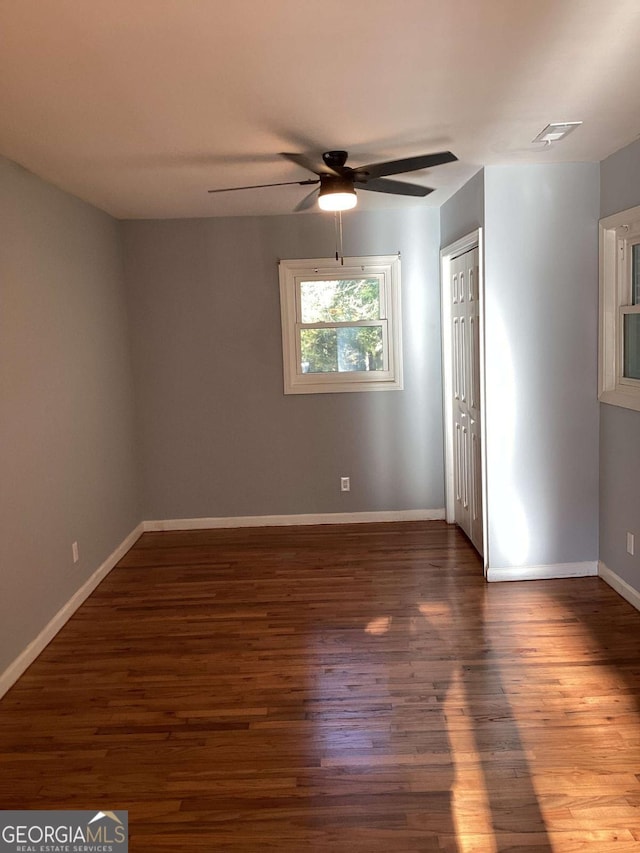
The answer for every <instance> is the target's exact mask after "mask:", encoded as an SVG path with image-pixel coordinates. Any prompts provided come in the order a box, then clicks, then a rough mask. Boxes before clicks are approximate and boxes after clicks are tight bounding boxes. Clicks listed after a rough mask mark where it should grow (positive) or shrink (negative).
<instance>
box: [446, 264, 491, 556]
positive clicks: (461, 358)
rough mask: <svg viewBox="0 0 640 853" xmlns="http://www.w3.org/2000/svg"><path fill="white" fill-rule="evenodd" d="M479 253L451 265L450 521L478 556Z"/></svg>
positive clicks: (479, 438)
mask: <svg viewBox="0 0 640 853" xmlns="http://www.w3.org/2000/svg"><path fill="white" fill-rule="evenodd" d="M478 260H479V252H478V249H477V248H476V249H471V250H470V251H468V252H465V253H464V254H463V255H460V256H459V257H457V258H452V259H451V262H450V264H451V266H450V274H451V291H450V292H451V301H452V304H451V345H452V373H453V375H452V380H453V381H452V399H451V405H452V408H453V467H454V483H455V485H454V491H455V521H456V524H459V525H460V527H461V528H462V529H463V530H464V532H465V533H466V534H467V536H468V537H469V539H471V541H472V542H473V544H474V546H475V547H476V549H477V550H478V551H479V552H480V553H481V554H482V549H483V541H482V461H481V460H482V456H481V452H480V442H481V431H480V311H479V295H480V294H479V269H478Z"/></svg>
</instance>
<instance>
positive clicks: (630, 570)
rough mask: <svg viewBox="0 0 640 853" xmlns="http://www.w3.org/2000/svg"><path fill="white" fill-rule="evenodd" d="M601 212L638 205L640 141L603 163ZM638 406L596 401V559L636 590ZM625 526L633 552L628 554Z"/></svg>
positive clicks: (639, 555) (639, 575)
mask: <svg viewBox="0 0 640 853" xmlns="http://www.w3.org/2000/svg"><path fill="white" fill-rule="evenodd" d="M600 192H601V204H600V215H601V216H610V215H611V214H612V213H618V212H619V211H621V210H626V209H627V208H629V207H636V206H637V205H640V142H634V143H633V144H632V145H629V146H627V148H623V149H622V151H618V152H617V153H616V154H612V155H611V157H609V158H607V159H606V160H604V161H603V162H602V163H601V169H600ZM639 446H640V412H634V411H631V410H630V409H622V408H620V407H619V406H609V405H605V404H601V406H600V559H601V560H602V561H603V562H604V563H605V564H606V565H607V566H608V567H609V568H610V569H611V570H612V571H614V572H615V573H616V574H618V575H619V576H620V577H621V578H622V579H623V580H625V581H626V582H627V583H628V584H630V585H631V586H632V587H633V588H634V589H636V590H638V591H640V449H639ZM627 531H630V532H632V533H634V534H635V536H636V554H635V556H633V557H631V556H630V555H629V554H627V547H626V546H627V541H626V538H627Z"/></svg>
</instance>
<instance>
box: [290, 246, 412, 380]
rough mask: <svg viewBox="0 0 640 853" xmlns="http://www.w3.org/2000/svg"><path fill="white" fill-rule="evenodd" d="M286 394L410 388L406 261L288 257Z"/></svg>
mask: <svg viewBox="0 0 640 853" xmlns="http://www.w3.org/2000/svg"><path fill="white" fill-rule="evenodd" d="M279 275H280V310H281V317H282V352H283V364H284V392H285V394H326V393H333V392H342V391H375V390H401V389H402V342H401V316H400V310H401V308H400V258H399V257H398V256H397V255H375V256H372V257H358V258H344V259H343V262H340V261H336V260H334V259H333V258H311V259H303V260H283V261H280V265H279Z"/></svg>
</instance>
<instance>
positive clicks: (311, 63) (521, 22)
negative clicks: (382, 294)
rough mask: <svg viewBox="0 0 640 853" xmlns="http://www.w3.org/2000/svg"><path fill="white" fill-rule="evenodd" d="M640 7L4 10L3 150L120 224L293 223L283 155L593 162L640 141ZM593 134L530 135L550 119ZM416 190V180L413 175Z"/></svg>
mask: <svg viewBox="0 0 640 853" xmlns="http://www.w3.org/2000/svg"><path fill="white" fill-rule="evenodd" d="M639 48H640V0H322V2H320V0H233V2H223V0H46V2H43V0H0V153H1V154H3V155H4V156H6V157H9V158H10V159H12V160H15V161H16V162H18V163H20V164H21V165H23V166H25V167H26V168H28V169H30V170H31V171H33V172H35V173H36V174H38V175H40V176H41V177H43V178H45V179H46V180H48V181H51V182H52V183H54V184H56V185H58V186H60V187H62V188H64V189H66V190H68V191H70V192H72V193H75V194H76V195H78V196H80V197H81V198H83V199H86V200H87V201H89V202H91V203H93V204H95V205H96V206H97V207H100V208H102V209H103V210H106V211H108V212H109V213H111V214H113V215H114V216H116V217H120V218H140V217H186V216H217V215H245V214H269V213H289V212H291V210H292V209H293V208H294V206H295V205H296V203H297V202H298V201H299V200H300V199H301V198H302V197H303V196H304V195H305V194H306V193H307V192H308V190H309V188H308V187H298V186H295V187H276V188H272V189H263V190H245V191H242V192H234V193H221V194H217V195H209V194H208V193H207V189H208V188H213V187H227V186H237V185H243V184H260V183H269V182H272V181H296V180H304V179H305V178H307V177H309V175H308V173H306V172H305V171H304V170H302V169H301V168H300V167H298V166H296V165H295V164H293V163H290V162H287V161H285V160H283V159H282V158H281V157H279V156H278V152H280V151H293V152H307V153H314V154H317V153H320V152H322V151H325V150H327V149H335V148H346V149H347V150H348V151H349V152H350V159H349V164H350V165H362V164H364V163H371V162H376V161H380V160H387V159H397V158H400V157H409V156H413V155H415V154H423V153H429V152H432V151H438V150H441V149H450V150H452V151H453V152H454V153H455V154H457V156H458V157H459V159H460V162H458V163H452V164H448V165H445V166H440V167H438V168H435V169H431V170H429V171H425V172H416V173H412V174H410V175H407V176H406V179H407V180H411V181H415V182H419V183H424V184H426V185H428V186H433V187H436V188H437V191H436V192H434V193H433V194H432V195H430V196H428V197H427V198H426V199H421V200H416V199H404V198H398V197H392V196H388V195H382V194H377V193H370V192H369V193H367V192H359V193H358V196H359V206H360V207H361V208H365V209H367V208H371V207H376V206H383V207H389V206H397V205H407V204H411V205H415V204H420V205H429V204H430V205H434V204H435V205H439V204H441V203H442V202H443V201H444V200H445V199H446V198H448V197H449V196H450V195H451V194H452V193H453V192H454V191H455V190H456V189H457V188H458V187H459V186H461V185H462V184H463V183H464V182H465V181H466V180H467V179H468V178H469V177H470V176H471V175H472V174H474V173H475V172H476V171H477V169H478V168H479V166H481V165H487V164H497V163H550V162H565V161H583V160H591V161H598V160H601V159H603V158H604V157H606V156H607V155H609V154H611V153H612V152H613V151H616V150H617V149H619V148H621V147H623V146H624V145H626V144H628V143H630V142H632V141H633V140H634V139H635V138H636V137H637V136H638V134H639V133H640V85H639V84H638V81H639V80H640V49H639ZM579 120H582V121H583V122H584V125H583V126H582V127H581V128H579V129H578V130H576V131H574V133H572V134H571V135H570V136H569V137H567V139H566V140H565V141H564V142H561V143H558V144H556V145H553V146H550V147H545V146H543V145H540V144H539V143H537V144H532V142H531V140H532V139H533V138H534V137H535V136H536V135H537V134H538V132H539V131H540V130H542V128H543V127H544V126H545V125H546V124H547V123H549V122H552V121H579ZM401 179H402V178H401Z"/></svg>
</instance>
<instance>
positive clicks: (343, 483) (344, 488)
mask: <svg viewBox="0 0 640 853" xmlns="http://www.w3.org/2000/svg"><path fill="white" fill-rule="evenodd" d="M340 491H341V492H350V491H351V480H350V478H349V477H340Z"/></svg>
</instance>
